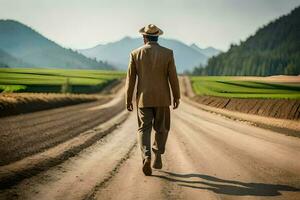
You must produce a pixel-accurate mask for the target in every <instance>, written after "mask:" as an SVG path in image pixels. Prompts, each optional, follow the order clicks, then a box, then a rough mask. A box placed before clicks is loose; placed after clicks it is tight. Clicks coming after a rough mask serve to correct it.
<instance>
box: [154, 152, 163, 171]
mask: <svg viewBox="0 0 300 200" xmlns="http://www.w3.org/2000/svg"><path fill="white" fill-rule="evenodd" d="M154 155H155V156H154V162H153V165H152V167H153V168H155V169H161V168H162V162H161V155H160V153H155V154H154Z"/></svg>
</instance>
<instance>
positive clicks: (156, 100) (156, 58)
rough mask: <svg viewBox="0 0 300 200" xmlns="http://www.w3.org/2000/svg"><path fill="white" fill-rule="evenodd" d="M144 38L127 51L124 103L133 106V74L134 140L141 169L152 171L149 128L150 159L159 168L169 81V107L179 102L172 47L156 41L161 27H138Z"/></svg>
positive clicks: (165, 132) (166, 123)
mask: <svg viewBox="0 0 300 200" xmlns="http://www.w3.org/2000/svg"><path fill="white" fill-rule="evenodd" d="M139 32H140V33H141V34H142V35H143V38H144V45H143V46H141V47H140V48H138V49H135V50H133V51H132V52H131V53H130V60H129V64H128V71H127V77H126V85H125V90H126V106H127V110H128V111H132V110H133V104H132V96H133V91H134V87H135V82H136V78H137V93H136V105H137V118H138V143H139V146H140V149H141V152H142V160H143V168H142V169H143V172H144V174H145V175H146V176H150V175H151V174H152V169H151V130H152V127H153V128H154V130H155V139H154V143H153V145H152V151H153V152H154V162H153V165H152V167H153V168H155V169H161V168H162V161H161V154H163V153H164V152H165V145H166V142H167V137H168V132H169V130H170V108H169V106H170V105H171V94H170V87H169V84H170V85H171V89H172V94H173V109H176V108H177V107H178V105H179V99H180V90H179V83H178V77H177V73H176V67H175V62H174V56H173V51H172V50H170V49H167V48H165V47H162V46H160V45H159V44H158V43H157V40H158V36H159V35H162V34H163V31H162V30H161V29H159V28H158V27H157V26H155V25H153V24H149V25H147V26H145V27H143V28H142V29H140V31H139Z"/></svg>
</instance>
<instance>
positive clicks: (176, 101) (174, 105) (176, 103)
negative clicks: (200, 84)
mask: <svg viewBox="0 0 300 200" xmlns="http://www.w3.org/2000/svg"><path fill="white" fill-rule="evenodd" d="M179 104H180V101H179V99H174V100H173V109H176V108H178V106H179Z"/></svg>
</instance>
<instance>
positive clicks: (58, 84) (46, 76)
mask: <svg viewBox="0 0 300 200" xmlns="http://www.w3.org/2000/svg"><path fill="white" fill-rule="evenodd" d="M124 76H125V73H124V72H119V71H107V70H81V69H42V68H39V69H36V68H2V69H1V68H0V92H21V91H22V92H61V91H62V88H64V87H65V85H66V84H68V85H69V86H70V88H71V92H72V93H93V92H98V91H100V90H101V89H102V88H103V87H104V86H106V85H107V84H109V83H111V82H112V81H114V80H116V79H120V78H122V77H124ZM63 90H64V89H63Z"/></svg>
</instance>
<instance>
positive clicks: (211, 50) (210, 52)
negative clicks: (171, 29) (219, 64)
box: [190, 44, 221, 58]
mask: <svg viewBox="0 0 300 200" xmlns="http://www.w3.org/2000/svg"><path fill="white" fill-rule="evenodd" d="M190 47H191V48H193V49H195V50H196V51H199V52H200V53H201V54H204V55H205V56H206V57H208V58H211V57H213V56H216V55H218V54H220V53H221V50H219V49H215V48H213V47H207V48H204V49H201V48H200V47H198V46H197V45H196V44H192V45H191V46H190Z"/></svg>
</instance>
